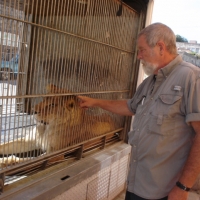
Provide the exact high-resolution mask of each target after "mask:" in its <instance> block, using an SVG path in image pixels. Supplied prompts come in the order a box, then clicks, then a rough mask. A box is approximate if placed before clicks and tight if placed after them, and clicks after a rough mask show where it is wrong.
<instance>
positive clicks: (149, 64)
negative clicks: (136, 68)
mask: <svg viewBox="0 0 200 200" xmlns="http://www.w3.org/2000/svg"><path fill="white" fill-rule="evenodd" d="M137 46H138V55H137V58H138V59H139V60H140V61H141V63H142V67H143V69H144V72H145V74H147V75H152V74H154V73H155V72H156V70H157V68H158V64H157V62H156V61H157V58H158V57H157V56H158V55H157V51H156V49H155V47H153V48H150V47H149V46H148V44H147V43H146V40H145V37H144V36H140V37H139V38H138V42H137Z"/></svg>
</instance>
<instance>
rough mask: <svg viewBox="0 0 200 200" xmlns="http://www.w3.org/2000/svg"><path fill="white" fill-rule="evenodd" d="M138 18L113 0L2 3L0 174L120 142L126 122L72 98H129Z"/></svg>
mask: <svg viewBox="0 0 200 200" xmlns="http://www.w3.org/2000/svg"><path fill="white" fill-rule="evenodd" d="M139 17H140V16H139V14H138V13H137V12H136V11H134V10H132V9H131V8H130V7H128V6H126V5H125V4H122V3H121V2H119V1H117V0H98V1H96V0H59V1H57V0H12V1H11V0H0V43H1V47H0V59H1V65H0V67H1V74H0V76H1V77H0V78H1V80H0V92H1V95H0V96H1V97H0V109H1V110H0V115H1V121H0V123H1V126H0V127H1V145H0V154H1V159H0V162H1V170H2V173H3V172H5V173H6V172H8V171H9V170H10V169H14V168H15V167H16V166H17V164H18V163H20V164H22V163H27V161H28V163H31V162H32V161H34V162H36V161H37V160H38V159H40V158H42V159H45V158H46V159H47V158H48V159H49V156H52V155H55V153H61V154H60V155H61V156H60V157H59V158H57V160H63V159H64V154H65V152H67V151H69V149H70V148H75V147H76V146H79V147H80V152H79V153H78V155H79V157H81V151H84V150H87V149H88V148H91V147H92V146H98V144H103V143H104V145H105V142H106V141H112V138H115V139H116V138H118V139H119V138H120V134H121V133H122V130H123V129H124V127H125V118H124V117H122V116H119V115H114V114H111V113H109V112H106V111H103V110H101V109H98V108H92V109H88V110H82V109H81V108H80V107H79V102H78V99H77V95H80V94H81V95H87V96H89V97H93V98H103V99H127V98H129V97H130V93H131V91H130V90H131V88H132V84H133V75H134V74H133V73H134V71H135V69H134V67H133V66H134V64H135V63H134V62H135V61H134V49H135V42H136V36H137V32H138V29H139V23H140V21H139ZM63 152H64V153H63ZM76 155H77V152H76ZM14 165H15V166H14Z"/></svg>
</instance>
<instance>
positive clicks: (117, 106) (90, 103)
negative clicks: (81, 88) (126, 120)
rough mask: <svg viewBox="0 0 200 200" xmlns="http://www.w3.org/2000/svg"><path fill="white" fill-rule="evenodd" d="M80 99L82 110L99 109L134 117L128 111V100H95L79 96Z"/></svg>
mask: <svg viewBox="0 0 200 200" xmlns="http://www.w3.org/2000/svg"><path fill="white" fill-rule="evenodd" d="M78 98H79V99H80V107H81V108H91V107H99V108H102V109H104V110H107V111H110V112H112V113H116V114H119V115H125V116H132V115H133V113H132V112H130V110H129V109H128V106H127V101H126V100H104V99H93V98H89V97H85V96H78Z"/></svg>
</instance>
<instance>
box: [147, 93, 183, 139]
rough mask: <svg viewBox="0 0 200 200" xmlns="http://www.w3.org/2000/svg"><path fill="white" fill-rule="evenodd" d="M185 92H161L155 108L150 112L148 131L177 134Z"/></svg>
mask: <svg viewBox="0 0 200 200" xmlns="http://www.w3.org/2000/svg"><path fill="white" fill-rule="evenodd" d="M182 96H183V94H182V93H180V94H178V95H177V94H160V95H159V97H158V100H157V101H156V104H155V107H154V109H152V112H150V115H149V123H148V131H149V133H155V134H159V135H166V136H167V135H173V134H175V128H176V122H177V120H181V121H182V120H183V119H182V118H183V116H182V117H181V116H180V101H181V98H182Z"/></svg>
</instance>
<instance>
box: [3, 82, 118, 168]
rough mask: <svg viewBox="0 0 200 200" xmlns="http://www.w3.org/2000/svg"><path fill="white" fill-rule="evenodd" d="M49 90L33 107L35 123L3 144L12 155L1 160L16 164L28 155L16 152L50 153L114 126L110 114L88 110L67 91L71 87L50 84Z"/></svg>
mask: <svg viewBox="0 0 200 200" xmlns="http://www.w3.org/2000/svg"><path fill="white" fill-rule="evenodd" d="M46 90H47V94H49V96H45V97H43V100H42V102H40V103H38V104H37V105H35V106H34V108H33V112H34V118H35V120H36V122H37V125H36V127H35V128H34V129H33V130H32V131H31V132H30V134H28V135H27V136H26V137H25V138H23V139H17V140H14V141H12V142H9V143H4V144H1V145H0V154H2V155H11V156H9V157H7V158H5V157H3V158H1V160H0V163H2V164H4V165H5V164H6V165H10V164H15V163H18V162H21V161H24V160H26V158H19V157H16V156H14V154H17V153H23V152H28V151H32V150H35V149H41V150H42V151H43V152H45V153H46V154H49V153H52V152H55V151H57V150H60V149H63V148H66V147H68V146H71V145H74V144H77V143H80V142H83V141H84V140H87V139H91V138H93V137H96V136H100V135H102V134H105V133H108V132H111V131H113V130H114V123H113V121H112V119H111V117H110V116H109V115H107V114H102V115H100V116H94V115H90V114H86V111H85V110H84V109H82V108H80V106H79V100H78V98H77V97H76V96H74V95H66V94H69V91H66V90H65V89H62V88H58V87H56V86H55V85H48V86H47V87H46ZM55 94H56V95H55ZM29 159H30V158H29Z"/></svg>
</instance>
